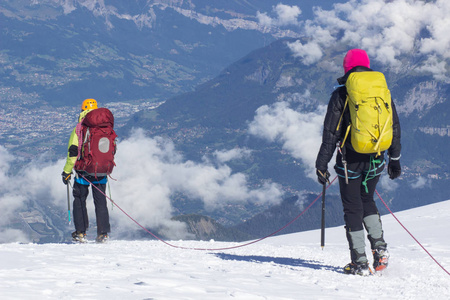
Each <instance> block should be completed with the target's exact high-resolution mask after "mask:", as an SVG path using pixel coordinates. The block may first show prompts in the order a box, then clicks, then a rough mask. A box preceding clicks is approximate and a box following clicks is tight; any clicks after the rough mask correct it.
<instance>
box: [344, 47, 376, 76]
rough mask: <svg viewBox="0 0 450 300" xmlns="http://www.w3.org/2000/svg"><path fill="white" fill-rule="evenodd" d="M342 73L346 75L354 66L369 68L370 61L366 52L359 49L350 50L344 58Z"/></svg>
mask: <svg viewBox="0 0 450 300" xmlns="http://www.w3.org/2000/svg"><path fill="white" fill-rule="evenodd" d="M343 66H344V71H345V73H347V72H348V71H350V70H351V69H353V68H354V67H356V66H363V67H367V68H370V60H369V56H368V55H367V53H366V51H364V50H361V49H352V50H349V51H348V52H347V54H346V55H345V57H344V64H343Z"/></svg>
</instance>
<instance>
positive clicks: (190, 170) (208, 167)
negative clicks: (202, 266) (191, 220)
mask: <svg viewBox="0 0 450 300" xmlns="http://www.w3.org/2000/svg"><path fill="white" fill-rule="evenodd" d="M249 155H251V151H250V150H248V149H231V150H223V151H216V152H215V153H214V154H213V157H212V158H214V159H212V158H211V159H206V158H205V159H204V160H203V161H202V162H194V161H190V160H186V159H184V157H183V155H181V154H180V153H179V152H178V151H177V150H176V148H175V145H174V144H173V143H172V141H171V140H168V139H164V138H161V137H154V138H150V137H147V136H146V135H145V133H144V131H143V130H140V129H138V130H135V131H134V132H133V134H132V135H131V136H130V137H129V138H127V139H125V140H123V141H121V142H120V143H119V144H118V151H117V154H116V159H115V161H116V164H117V167H116V168H115V169H114V172H113V174H112V176H113V177H114V178H115V179H116V181H114V180H110V189H111V198H112V199H113V201H114V202H116V204H117V205H118V206H120V208H122V209H123V210H124V211H125V212H126V213H127V214H129V215H130V216H131V217H132V218H133V219H135V220H136V221H137V222H139V223H140V224H141V225H142V226H145V227H147V228H158V230H160V232H164V234H165V235H166V236H168V237H170V238H174V239H176V238H185V237H186V236H187V233H186V228H185V226H184V223H180V222H176V221H172V220H171V218H172V216H173V215H174V214H175V211H174V208H173V206H172V203H171V200H172V197H173V196H174V195H176V194H180V193H181V194H184V195H185V196H187V197H189V198H191V199H196V200H200V201H202V202H203V204H204V206H205V208H206V209H209V210H214V209H219V208H222V207H224V206H226V205H228V204H233V203H234V204H237V203H247V202H253V203H260V204H270V203H273V204H277V203H279V201H281V197H282V191H281V187H280V186H279V185H277V184H275V183H271V182H264V183H262V184H261V185H260V186H259V187H252V188H250V187H249V184H248V181H247V177H246V175H244V174H242V173H236V172H233V171H232V169H231V168H230V167H229V166H228V165H226V162H228V161H230V160H232V159H241V158H244V157H248V156H249ZM14 160H15V158H14V157H13V156H12V155H11V154H9V153H8V151H7V150H6V149H5V148H3V147H1V146H0V179H1V181H0V210H1V211H2V218H0V236H3V237H4V238H3V239H2V240H3V241H4V242H5V241H8V242H13V241H19V240H20V241H24V240H23V239H24V235H23V234H21V235H20V236H19V234H18V233H20V232H19V231H11V230H10V228H9V227H8V224H10V222H11V221H12V220H14V219H15V218H18V217H19V216H18V215H19V212H20V211H23V210H26V209H27V207H28V205H29V203H31V202H30V201H31V200H32V201H39V203H40V204H41V205H46V204H45V203H48V204H49V205H52V206H56V207H59V208H60V209H61V211H67V200H66V199H67V194H66V187H65V186H64V185H63V183H62V181H61V177H60V175H59V174H61V171H62V167H63V166H64V163H65V160H64V159H61V160H58V161H57V162H49V160H48V159H46V157H45V156H44V157H41V158H38V159H36V160H35V161H33V162H32V163H30V164H29V165H27V166H24V168H23V170H22V171H20V172H19V173H18V174H16V175H12V174H8V170H9V169H10V167H11V166H12V165H13V164H14ZM70 197H71V201H72V200H73V197H72V195H71V196H70ZM90 198H91V196H89V199H90ZM89 199H88V213H89V216H91V218H92V220H93V219H94V218H95V213H94V206H93V203H92V201H89ZM108 205H109V207H110V216H111V224H112V226H113V228H116V229H117V230H119V231H124V232H126V231H127V230H128V229H136V228H137V227H136V224H135V223H134V222H133V221H132V220H130V218H128V217H127V216H126V215H125V214H123V213H122V212H120V210H119V209H117V208H114V207H113V208H112V210H111V203H109V204H108ZM61 230H65V228H64V229H61ZM6 233H8V234H7V235H6ZM15 233H17V234H15ZM6 236H7V237H8V239H7V240H5V238H6Z"/></svg>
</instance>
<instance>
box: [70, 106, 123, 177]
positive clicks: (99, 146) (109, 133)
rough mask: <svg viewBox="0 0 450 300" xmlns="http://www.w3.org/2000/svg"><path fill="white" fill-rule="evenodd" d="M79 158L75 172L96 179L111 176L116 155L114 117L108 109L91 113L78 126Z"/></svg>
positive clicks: (95, 110) (98, 109)
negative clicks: (82, 172)
mask: <svg viewBox="0 0 450 300" xmlns="http://www.w3.org/2000/svg"><path fill="white" fill-rule="evenodd" d="M76 131H77V135H78V158H77V161H76V163H75V170H77V171H85V172H86V173H87V174H88V175H92V176H95V177H98V176H107V175H109V174H111V172H112V170H113V168H114V166H115V165H116V164H115V163H114V154H115V153H116V137H117V134H116V133H115V131H114V116H113V114H112V113H111V111H110V110H109V109H107V108H97V109H94V110H92V111H90V112H89V113H88V114H87V115H86V117H85V118H84V119H83V120H82V121H81V122H80V123H78V125H77V129H76Z"/></svg>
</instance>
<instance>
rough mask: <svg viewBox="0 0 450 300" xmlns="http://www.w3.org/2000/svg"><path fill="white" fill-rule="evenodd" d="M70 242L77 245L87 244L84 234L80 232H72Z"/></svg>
mask: <svg viewBox="0 0 450 300" xmlns="http://www.w3.org/2000/svg"><path fill="white" fill-rule="evenodd" d="M72 241H74V242H78V243H87V238H86V233H85V232H81V231H74V232H72Z"/></svg>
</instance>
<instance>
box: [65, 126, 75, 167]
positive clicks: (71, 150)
mask: <svg viewBox="0 0 450 300" xmlns="http://www.w3.org/2000/svg"><path fill="white" fill-rule="evenodd" d="M77 156H78V136H77V134H76V133H75V128H74V129H73V131H72V134H71V135H70V138H69V145H68V146H67V159H66V164H65V165H64V169H63V171H64V172H65V173H67V174H71V173H72V170H73V166H74V165H75V162H76V160H77Z"/></svg>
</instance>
